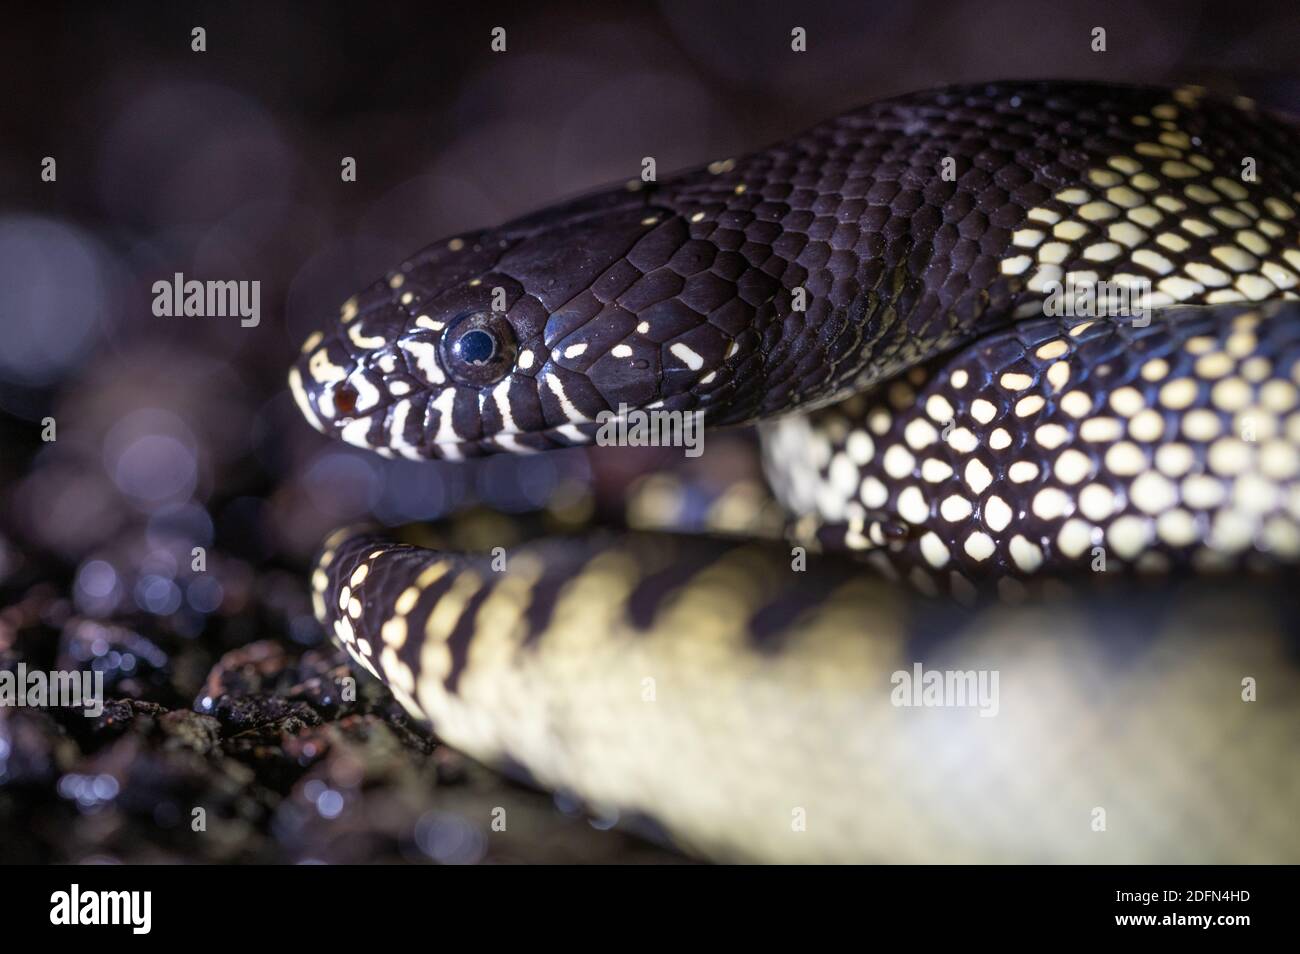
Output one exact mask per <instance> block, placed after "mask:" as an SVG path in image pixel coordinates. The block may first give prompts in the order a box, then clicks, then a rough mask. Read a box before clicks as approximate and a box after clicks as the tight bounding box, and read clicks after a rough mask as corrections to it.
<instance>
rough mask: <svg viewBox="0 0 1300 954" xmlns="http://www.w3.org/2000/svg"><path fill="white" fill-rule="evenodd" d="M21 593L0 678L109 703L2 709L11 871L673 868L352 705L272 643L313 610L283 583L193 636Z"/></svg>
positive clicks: (361, 690) (15, 594)
mask: <svg viewBox="0 0 1300 954" xmlns="http://www.w3.org/2000/svg"><path fill="white" fill-rule="evenodd" d="M27 577H28V578H26V579H21V578H20V579H19V580H18V581H16V583H17V585H15V581H12V580H11V581H10V583H9V584H8V585H7V586H6V587H5V588H4V590H3V592H5V593H6V594H7V596H6V598H5V600H4V603H3V606H2V608H0V670H8V671H10V672H15V673H16V672H17V669H18V666H19V664H20V663H25V664H26V666H27V667H28V668H29V669H30V668H39V669H42V670H50V669H65V670H67V669H93V670H99V671H102V672H103V673H104V677H105V684H104V689H105V696H106V700H107V701H106V703H105V705H104V708H103V712H102V713H100V714H99V715H98V716H95V717H88V716H87V715H85V714H84V713H83V712H82V710H80V709H70V708H55V709H51V708H34V707H21V706H14V705H8V706H0V832H3V837H2V838H0V862H2V863H12V862H73V863H84V862H137V863H139V862H146V863H147V862H200V863H202V862H240V863H250V862H251V863H258V862H269V863H311V862H327V863H339V862H354V863H366V862H413V863H432V862H437V863H448V864H455V863H470V864H473V863H492V862H660V861H675V860H679V858H678V856H677V855H675V854H673V853H671V852H668V851H665V850H662V849H659V848H656V847H654V846H651V845H649V844H647V843H645V842H643V841H641V840H639V839H637V838H635V837H633V836H631V835H628V834H625V833H623V832H621V831H619V830H608V828H609V826H608V825H606V824H605V823H603V822H599V821H594V822H593V821H591V820H589V819H588V818H587V817H586V816H585V815H583V814H582V813H581V812H580V811H579V809H578V807H577V806H575V805H569V804H565V803H564V801H563V800H562V799H555V798H552V797H551V796H549V795H545V794H542V793H538V792H534V791H531V790H528V789H525V788H522V787H519V786H516V785H513V784H511V783H509V782H506V781H504V780H503V779H501V778H500V777H499V776H497V775H496V774H494V773H492V772H490V771H488V770H487V769H485V768H483V767H482V766H480V765H478V764H477V763H474V762H472V761H470V760H468V759H466V758H465V757H463V756H461V755H459V754H458V753H456V752H453V751H451V750H450V749H448V748H446V747H445V746H443V745H441V744H440V743H438V742H437V740H436V739H434V738H433V737H431V736H430V735H429V734H427V733H426V732H424V731H422V730H421V729H420V728H419V727H417V726H415V725H413V724H412V723H411V721H410V720H409V719H408V718H407V717H406V716H405V715H404V714H403V712H402V711H401V709H400V707H399V706H398V705H397V704H396V703H395V702H394V701H393V700H392V698H391V697H390V696H389V695H388V693H387V691H386V690H385V689H383V687H382V686H380V685H379V684H378V683H376V682H375V681H374V680H371V679H369V678H367V677H365V676H364V675H362V676H360V677H357V678H356V679H355V686H356V692H355V699H354V700H349V698H346V697H350V696H351V695H352V693H351V692H350V691H349V690H348V689H347V687H348V682H347V677H350V676H353V675H354V674H353V673H352V672H351V671H350V670H349V668H348V666H347V664H346V662H345V659H344V656H343V654H342V653H340V652H339V651H337V650H336V649H334V648H333V647H332V646H330V645H329V644H328V643H325V642H323V641H321V640H320V639H319V638H318V636H317V635H316V634H303V633H301V632H299V633H297V637H298V638H297V639H290V638H288V636H287V635H285V634H284V633H283V626H281V627H280V629H281V631H280V632H277V629H276V627H277V620H282V619H284V618H285V616H286V613H285V606H284V604H286V603H289V604H294V605H295V606H296V604H297V603H298V602H299V601H305V600H306V598H307V597H306V589H305V586H303V585H301V584H299V583H297V579H296V576H295V575H294V574H291V573H289V572H288V571H272V572H269V573H267V574H265V575H264V576H263V578H262V579H261V580H260V581H256V582H254V583H253V584H252V585H251V586H250V587H249V592H248V593H247V594H246V595H247V599H246V600H245V601H243V608H242V610H240V611H239V612H234V613H231V614H229V615H224V616H214V617H213V618H212V619H211V620H210V622H209V624H208V625H206V626H204V627H203V629H202V630H201V631H200V632H198V633H187V632H184V631H183V629H184V627H182V626H177V625H172V624H170V623H169V622H168V620H167V619H166V618H160V617H158V616H143V615H142V616H141V617H139V618H137V619H133V620H116V621H113V622H107V621H104V620H101V619H94V618H90V617H87V616H82V615H78V614H77V613H76V612H74V609H73V606H74V604H73V602H72V601H71V600H70V599H69V598H68V597H67V595H66V593H65V591H64V587H63V586H62V585H61V582H62V581H59V580H58V579H54V580H49V579H40V578H35V579H33V578H31V577H30V574H27ZM227 582H229V581H227ZM227 595H229V594H227ZM236 602H238V601H236ZM231 643H236V644H237V645H230V644H231ZM494 820H495V822H496V823H495V824H494ZM503 822H504V826H503V824H502V823H503ZM502 827H504V830H500V829H502Z"/></svg>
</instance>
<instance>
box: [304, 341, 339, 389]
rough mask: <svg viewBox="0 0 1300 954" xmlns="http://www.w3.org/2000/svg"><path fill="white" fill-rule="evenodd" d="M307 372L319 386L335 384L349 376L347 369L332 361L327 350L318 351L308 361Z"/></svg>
mask: <svg viewBox="0 0 1300 954" xmlns="http://www.w3.org/2000/svg"><path fill="white" fill-rule="evenodd" d="M307 370H308V372H310V373H311V378H312V380H313V381H315V382H316V383H317V384H333V383H334V382H335V381H342V380H343V379H344V378H346V377H347V376H348V372H347V368H344V367H342V366H341V365H337V364H335V363H334V362H333V361H331V360H330V356H329V352H328V351H326V350H325V349H321V350H320V351H317V352H316V353H315V354H314V355H312V356H311V357H310V358H308V359H307Z"/></svg>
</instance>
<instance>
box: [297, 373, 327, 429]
mask: <svg viewBox="0 0 1300 954" xmlns="http://www.w3.org/2000/svg"><path fill="white" fill-rule="evenodd" d="M289 391H290V392H291V393H292V394H293V399H294V401H295V402H296V403H297V405H298V410H300V411H302V416H303V417H305V418H307V423H308V424H310V425H311V426H312V427H314V428H316V430H318V431H320V432H321V433H324V432H325V426H324V425H323V424H321V420H320V418H319V417H317V416H316V409H315V408H314V407H312V403H311V399H310V398H309V397H308V396H307V390H306V388H304V387H303V385H302V373H301V372H300V371H299V370H298V369H297V368H296V367H293V368H290V369H289Z"/></svg>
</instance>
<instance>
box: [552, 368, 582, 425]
mask: <svg viewBox="0 0 1300 954" xmlns="http://www.w3.org/2000/svg"><path fill="white" fill-rule="evenodd" d="M542 378H543V380H544V381H545V382H546V386H547V387H548V388H550V389H551V393H552V394H554V395H555V399H556V400H557V401H559V402H560V410H561V411H563V412H564V416H565V417H567V418H568V419H569V422H570V423H571V424H575V423H580V422H585V421H587V420H589V418H587V417H584V416H583V415H582V413H581V412H579V410H578V408H577V406H576V405H574V403H573V402H572V401H570V400H569V396H568V395H567V394H565V393H564V382H562V381H561V380H560V379H559V377H558V376H556V375H554V374H550V373H547V374H544V375H542Z"/></svg>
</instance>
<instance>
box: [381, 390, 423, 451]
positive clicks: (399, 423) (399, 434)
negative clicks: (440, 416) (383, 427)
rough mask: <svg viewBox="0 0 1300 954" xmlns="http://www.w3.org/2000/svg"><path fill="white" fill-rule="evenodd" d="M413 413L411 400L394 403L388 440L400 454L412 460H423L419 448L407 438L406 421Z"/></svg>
mask: <svg viewBox="0 0 1300 954" xmlns="http://www.w3.org/2000/svg"><path fill="white" fill-rule="evenodd" d="M410 413H411V402H410V401H398V402H397V403H396V404H394V405H393V413H392V416H391V417H390V418H389V422H390V423H389V426H388V441H389V446H390V447H392V448H393V450H394V451H396V452H397V453H398V454H400V455H402V456H403V457H406V458H409V459H410V460H423V459H424V455H422V454H421V453H420V451H419V449H418V448H417V447H416V446H415V445H414V444H412V443H411V442H410V441H408V440H407V439H406V421H407V418H408V417H409V416H410Z"/></svg>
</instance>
